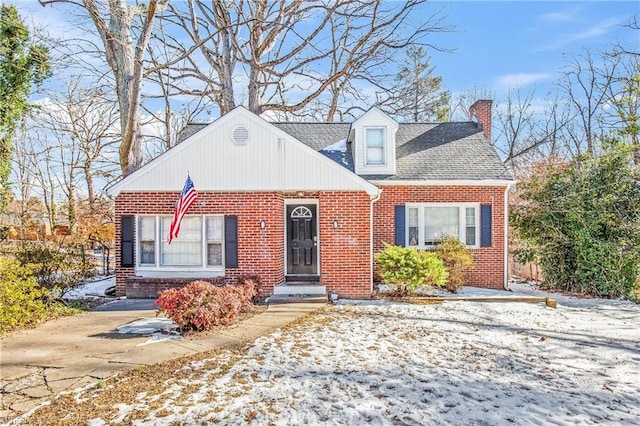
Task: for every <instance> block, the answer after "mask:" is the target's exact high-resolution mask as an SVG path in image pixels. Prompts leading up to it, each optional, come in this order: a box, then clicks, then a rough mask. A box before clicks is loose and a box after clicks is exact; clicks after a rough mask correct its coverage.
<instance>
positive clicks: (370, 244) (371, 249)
mask: <svg viewBox="0 0 640 426" xmlns="http://www.w3.org/2000/svg"><path fill="white" fill-rule="evenodd" d="M381 195H382V189H380V188H378V194H377V195H375V196H373V197H371V207H370V208H369V253H370V256H371V259H370V260H369V286H370V288H369V292H370V293H371V294H373V203H375V202H376V201H378V200H379V199H380V196H381Z"/></svg>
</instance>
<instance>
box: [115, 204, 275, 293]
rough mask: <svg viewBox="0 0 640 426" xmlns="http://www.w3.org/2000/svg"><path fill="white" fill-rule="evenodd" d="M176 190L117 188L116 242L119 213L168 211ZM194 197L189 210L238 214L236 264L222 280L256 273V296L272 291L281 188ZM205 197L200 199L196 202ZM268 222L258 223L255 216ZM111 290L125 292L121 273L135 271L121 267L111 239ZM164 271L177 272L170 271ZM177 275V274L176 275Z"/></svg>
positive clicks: (258, 219) (167, 213) (171, 213)
mask: <svg viewBox="0 0 640 426" xmlns="http://www.w3.org/2000/svg"><path fill="white" fill-rule="evenodd" d="M178 196H179V193H176V192H138V193H124V192H123V193H121V194H119V195H118V197H116V236H117V241H118V242H119V241H120V240H119V236H120V218H121V217H122V215H136V214H159V215H168V216H171V215H173V211H174V206H175V202H176V200H177V198H178ZM198 200H199V203H197V204H194V205H193V206H192V207H191V208H190V209H189V213H188V214H195V215H201V214H205V215H206V214H220V215H237V216H238V266H239V267H238V268H237V269H235V268H233V269H226V270H225V277H226V281H227V282H229V283H231V282H234V281H235V278H236V277H237V276H238V275H240V274H244V273H248V274H258V275H259V276H260V279H261V281H262V287H261V289H260V295H261V296H268V295H271V294H272V293H273V286H274V285H277V284H280V283H282V282H283V281H284V237H283V235H284V223H283V218H284V201H283V200H284V198H283V195H282V194H281V193H275V192H273V193H272V192H269V193H243V192H229V193H206V192H198ZM200 203H204V205H200ZM261 220H264V221H265V222H266V224H267V226H266V228H265V229H261V228H260V221H261ZM115 255H116V259H117V261H116V265H117V266H116V271H115V272H116V294H117V295H118V296H123V295H125V291H126V278H127V277H128V276H133V275H135V268H123V267H121V266H120V265H119V263H120V247H119V243H118V244H116V250H115ZM169 274H173V275H177V273H175V272H168V275H169ZM178 278H179V277H178Z"/></svg>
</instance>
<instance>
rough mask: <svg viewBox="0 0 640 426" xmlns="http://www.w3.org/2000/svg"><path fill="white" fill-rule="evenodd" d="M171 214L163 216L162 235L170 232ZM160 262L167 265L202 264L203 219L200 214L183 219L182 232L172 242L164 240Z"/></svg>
mask: <svg viewBox="0 0 640 426" xmlns="http://www.w3.org/2000/svg"><path fill="white" fill-rule="evenodd" d="M171 219H172V217H170V216H164V217H163V218H162V228H161V230H162V235H168V234H169V227H170V226H171ZM161 250H162V253H161V256H160V264H161V265H165V266H168V265H170V266H193V265H202V219H201V218H200V217H199V216H186V217H184V218H183V219H182V224H181V226H180V234H179V236H178V238H175V239H174V240H173V241H172V242H171V244H167V240H166V238H163V240H162V247H161Z"/></svg>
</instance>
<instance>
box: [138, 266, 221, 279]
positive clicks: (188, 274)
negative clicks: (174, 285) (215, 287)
mask: <svg viewBox="0 0 640 426" xmlns="http://www.w3.org/2000/svg"><path fill="white" fill-rule="evenodd" d="M167 275H171V276H172V277H180V278H212V277H224V267H219V268H215V269H214V268H210V269H202V268H199V269H189V268H175V267H174V268H141V267H138V268H137V269H136V276H139V277H143V278H164V277H167Z"/></svg>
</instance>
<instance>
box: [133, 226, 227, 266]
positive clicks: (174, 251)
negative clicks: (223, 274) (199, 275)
mask: <svg viewBox="0 0 640 426" xmlns="http://www.w3.org/2000/svg"><path fill="white" fill-rule="evenodd" d="M172 219H173V216H139V217H138V253H139V254H140V255H139V256H138V266H139V267H140V268H141V269H149V270H151V269H157V270H160V269H163V268H165V269H171V268H175V269H184V270H186V269H188V270H205V269H207V270H223V268H224V267H223V265H224V263H223V262H224V250H223V247H224V216H185V217H184V218H183V219H182V222H181V225H180V235H179V236H178V238H174V239H173V241H172V242H171V244H168V243H167V238H166V237H167V235H168V234H169V227H170V226H171V220H172Z"/></svg>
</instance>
